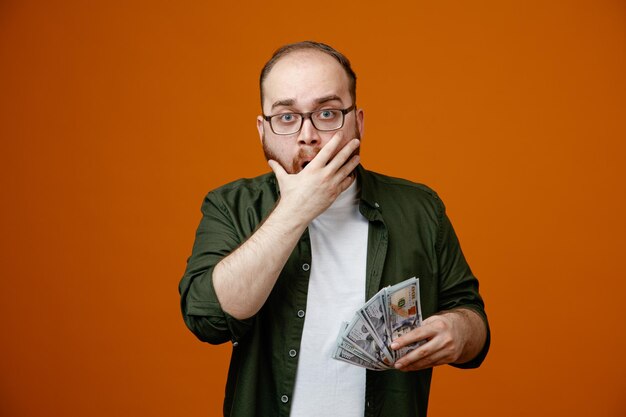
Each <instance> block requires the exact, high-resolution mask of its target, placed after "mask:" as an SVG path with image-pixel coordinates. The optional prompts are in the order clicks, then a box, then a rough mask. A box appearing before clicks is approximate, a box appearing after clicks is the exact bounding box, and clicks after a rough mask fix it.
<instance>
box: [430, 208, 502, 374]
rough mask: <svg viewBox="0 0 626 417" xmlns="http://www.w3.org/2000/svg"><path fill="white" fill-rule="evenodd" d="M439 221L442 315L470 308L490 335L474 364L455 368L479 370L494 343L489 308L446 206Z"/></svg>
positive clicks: (440, 304)
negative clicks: (445, 311)
mask: <svg viewBox="0 0 626 417" xmlns="http://www.w3.org/2000/svg"><path fill="white" fill-rule="evenodd" d="M439 201H441V200H439ZM438 220H439V230H438V234H437V243H436V251H437V259H438V267H439V268H438V269H439V282H440V289H439V306H438V308H439V310H440V311H443V310H451V309H454V308H466V309H470V310H473V311H475V312H476V313H477V314H478V315H479V316H480V317H481V318H482V319H483V321H484V323H485V328H486V331H487V338H486V341H485V345H484V346H483V349H482V350H481V352H480V353H479V354H478V355H477V356H476V357H475V358H474V359H472V360H471V361H469V362H466V363H463V364H454V365H453V366H456V367H458V368H476V367H478V366H480V364H481V363H482V362H483V360H484V359H485V357H486V356H487V352H488V351H489V345H490V342H491V332H490V330H489V322H488V320H487V314H486V313H485V304H484V302H483V299H482V297H481V296H480V293H479V292H478V280H477V279H476V277H475V276H474V274H473V273H472V271H471V269H470V267H469V265H468V263H467V261H466V260H465V257H464V256H463V252H462V251H461V246H460V244H459V240H458V238H457V236H456V233H455V232H454V228H453V227H452V224H451V223H450V219H449V218H448V216H447V215H446V211H445V206H444V205H443V203H441V205H440V207H439V215H438Z"/></svg>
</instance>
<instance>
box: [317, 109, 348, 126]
mask: <svg viewBox="0 0 626 417" xmlns="http://www.w3.org/2000/svg"><path fill="white" fill-rule="evenodd" d="M311 121H312V122H313V126H315V128H316V129H318V130H335V129H339V128H340V127H341V126H342V125H343V113H342V112H341V110H335V109H326V110H318V111H316V112H314V113H313V114H311Z"/></svg>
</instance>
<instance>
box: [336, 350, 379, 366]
mask: <svg viewBox="0 0 626 417" xmlns="http://www.w3.org/2000/svg"><path fill="white" fill-rule="evenodd" d="M333 359H337V360H340V361H344V362H348V363H350V364H352V365H357V366H360V367H362V368H366V369H371V370H372V371H384V370H386V369H390V368H389V367H388V366H386V367H382V366H379V365H377V364H375V363H373V362H370V361H366V360H364V359H363V358H361V357H359V356H357V355H355V354H353V353H351V352H348V351H347V350H345V349H342V348H340V347H337V349H336V350H335V353H334V354H333Z"/></svg>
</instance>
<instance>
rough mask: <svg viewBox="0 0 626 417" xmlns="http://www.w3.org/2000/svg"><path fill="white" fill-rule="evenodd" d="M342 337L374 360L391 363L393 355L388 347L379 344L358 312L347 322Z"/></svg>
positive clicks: (386, 363)
mask: <svg viewBox="0 0 626 417" xmlns="http://www.w3.org/2000/svg"><path fill="white" fill-rule="evenodd" d="M343 339H344V340H345V341H346V342H348V343H349V344H351V345H353V346H354V347H355V348H356V349H358V350H359V351H361V352H363V353H365V354H366V355H368V356H370V357H372V358H374V359H375V360H376V362H382V363H383V364H385V365H388V366H390V365H392V364H393V356H391V353H389V350H388V348H387V347H386V346H381V345H380V344H379V342H378V341H377V338H376V337H374V331H373V330H372V328H371V327H370V326H369V324H367V321H366V320H365V319H364V318H363V317H362V316H361V315H360V314H356V315H355V316H354V319H352V321H351V322H350V324H348V327H347V328H346V330H345V331H344V333H343Z"/></svg>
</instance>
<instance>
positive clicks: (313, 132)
mask: <svg viewBox="0 0 626 417" xmlns="http://www.w3.org/2000/svg"><path fill="white" fill-rule="evenodd" d="M320 141H321V138H320V135H319V132H318V131H317V129H316V128H315V126H313V123H312V122H311V119H310V118H306V119H304V121H303V122H302V129H300V133H299V134H298V144H300V145H316V144H318V143H319V142H320Z"/></svg>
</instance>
